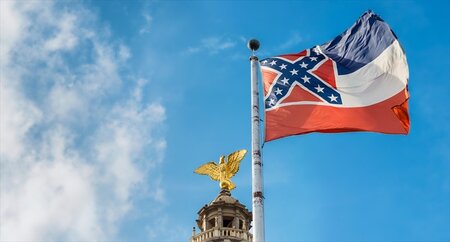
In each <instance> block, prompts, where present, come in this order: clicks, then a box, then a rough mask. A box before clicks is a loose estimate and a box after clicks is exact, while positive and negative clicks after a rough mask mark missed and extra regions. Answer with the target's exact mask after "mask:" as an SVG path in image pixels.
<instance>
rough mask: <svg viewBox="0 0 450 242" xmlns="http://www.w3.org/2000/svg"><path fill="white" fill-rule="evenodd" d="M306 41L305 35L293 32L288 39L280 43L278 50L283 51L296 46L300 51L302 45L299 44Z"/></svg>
mask: <svg viewBox="0 0 450 242" xmlns="http://www.w3.org/2000/svg"><path fill="white" fill-rule="evenodd" d="M303 41H304V37H302V36H301V35H300V34H299V33H297V32H293V33H291V34H290V35H289V37H288V38H287V40H286V41H285V42H284V43H282V44H280V45H279V48H278V50H277V51H283V50H286V49H289V48H292V47H295V48H297V49H299V50H296V51H300V48H301V47H300V46H298V44H300V43H301V42H303Z"/></svg>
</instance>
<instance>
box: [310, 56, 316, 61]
mask: <svg viewBox="0 0 450 242" xmlns="http://www.w3.org/2000/svg"><path fill="white" fill-rule="evenodd" d="M309 59H310V60H311V61H317V57H309Z"/></svg>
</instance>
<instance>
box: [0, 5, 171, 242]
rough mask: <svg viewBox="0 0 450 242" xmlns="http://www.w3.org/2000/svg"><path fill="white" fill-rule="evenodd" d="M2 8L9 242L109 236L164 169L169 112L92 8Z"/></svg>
mask: <svg viewBox="0 0 450 242" xmlns="http://www.w3.org/2000/svg"><path fill="white" fill-rule="evenodd" d="M0 9H1V14H0V17H1V21H0V28H1V33H2V34H1V48H0V49H1V53H0V69H1V70H2V71H1V72H0V80H1V82H0V93H1V95H0V105H1V106H0V129H1V132H0V165H1V169H0V188H1V189H0V204H1V206H0V223H1V224H2V226H1V227H0V236H1V238H0V240H2V241H44V240H46V241H48V240H52V241H64V240H69V239H70V240H71V241H74V240H77V241H93V240H110V239H112V238H113V237H114V233H115V231H116V230H117V225H118V224H119V222H120V220H121V219H122V218H123V217H124V216H125V215H126V214H127V212H128V211H130V209H132V207H133V194H135V193H136V192H137V191H139V189H140V188H139V187H140V186H142V185H143V181H144V180H145V179H144V178H146V176H147V175H148V173H149V172H150V171H151V170H152V169H153V168H154V167H155V166H157V165H158V164H160V163H161V160H162V158H163V154H164V151H165V139H164V134H163V133H162V131H161V129H162V127H164V123H165V108H164V106H163V105H161V104H160V103H159V102H150V103H144V102H143V101H142V100H143V98H142V89H143V88H144V87H145V85H146V83H147V81H146V80H144V79H139V78H137V79H136V80H125V79H124V77H123V76H121V74H120V72H121V68H120V66H121V64H122V63H124V62H125V61H126V60H127V59H128V58H129V57H130V51H129V49H128V48H127V47H126V46H125V45H120V44H119V45H117V44H113V41H111V40H110V39H109V38H110V37H108V36H109V35H108V34H103V33H102V31H101V29H102V26H99V24H98V23H97V22H96V21H95V16H92V13H90V12H89V11H87V10H86V9H84V8H83V6H80V5H78V4H74V5H73V6H72V5H71V6H70V8H62V7H60V6H58V4H57V3H56V2H46V4H41V3H40V2H35V1H30V2H15V1H0ZM125 81H127V85H126V86H125V85H124V84H123V83H124V82H125ZM127 87H131V88H127ZM122 91H125V92H126V93H127V94H126V95H119V94H120V93H119V92H122ZM146 179H147V178H146ZM155 183H157V181H155ZM145 189H150V190H149V194H150V195H151V196H152V197H153V199H154V200H155V201H164V189H163V188H162V187H161V186H160V185H157V186H155V187H152V188H145Z"/></svg>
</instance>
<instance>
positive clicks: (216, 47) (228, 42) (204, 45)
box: [185, 36, 237, 54]
mask: <svg viewBox="0 0 450 242" xmlns="http://www.w3.org/2000/svg"><path fill="white" fill-rule="evenodd" d="M236 42H237V41H236V40H233V39H232V38H227V37H218V36H213V37H207V38H203V39H201V40H200V44H198V45H196V46H189V47H188V48H187V49H186V51H185V52H186V53H188V54H193V53H197V52H206V53H208V54H218V53H219V52H222V51H224V50H228V49H232V48H233V47H234V46H235V45H236Z"/></svg>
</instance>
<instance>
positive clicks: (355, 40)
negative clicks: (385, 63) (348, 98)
mask: <svg viewBox="0 0 450 242" xmlns="http://www.w3.org/2000/svg"><path fill="white" fill-rule="evenodd" d="M396 39H397V36H395V34H394V32H393V31H392V30H391V28H389V26H388V25H387V24H386V23H385V22H384V21H383V20H382V19H381V18H380V17H379V16H378V15H376V14H375V13H373V12H372V11H370V10H369V11H367V12H365V13H364V14H363V15H362V16H361V17H360V18H359V19H358V20H357V21H356V23H355V24H353V26H352V27H351V28H349V29H348V30H347V31H345V32H344V33H342V34H341V35H339V36H338V37H336V38H334V39H333V40H331V41H330V42H328V43H325V44H323V45H321V46H320V48H321V49H322V51H323V53H324V54H326V55H327V56H329V57H330V58H331V59H333V60H334V61H335V62H336V63H337V64H338V65H337V67H338V73H339V74H340V75H345V74H349V73H352V72H355V71H356V70H358V69H359V68H361V67H363V66H364V65H366V64H367V63H369V62H371V61H373V60H374V59H375V58H377V57H378V56H379V55H380V54H381V53H382V52H383V51H384V50H385V49H386V48H388V47H389V46H390V45H391V44H392V43H393V42H394V41H395V40H396Z"/></svg>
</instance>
